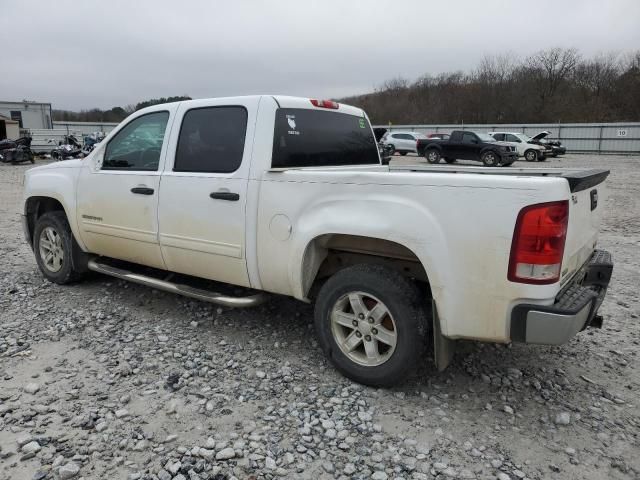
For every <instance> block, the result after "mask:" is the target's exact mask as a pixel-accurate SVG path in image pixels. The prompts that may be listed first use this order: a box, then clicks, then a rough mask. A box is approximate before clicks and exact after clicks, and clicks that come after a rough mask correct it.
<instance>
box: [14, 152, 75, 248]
mask: <svg viewBox="0 0 640 480" xmlns="http://www.w3.org/2000/svg"><path fill="white" fill-rule="evenodd" d="M71 162H74V161H73V160H70V161H67V162H65V163H69V165H68V166H66V165H65V166H61V165H60V164H59V163H56V164H51V165H47V166H45V167H37V168H32V169H30V170H28V171H27V173H26V175H25V187H24V202H23V209H24V212H23V213H24V214H26V213H27V212H26V208H27V200H29V198H32V197H48V198H53V199H54V200H57V201H58V202H60V204H61V205H62V208H63V209H64V212H65V214H66V216H67V220H68V222H69V227H71V232H72V233H73V236H74V237H75V239H76V241H77V242H78V245H79V246H80V247H81V248H82V250H85V251H86V248H85V246H84V244H83V243H82V239H81V237H80V234H79V233H80V232H79V230H78V221H77V218H76V208H75V206H76V184H77V179H78V174H79V172H80V170H79V167H78V168H76V165H75V164H71Z"/></svg>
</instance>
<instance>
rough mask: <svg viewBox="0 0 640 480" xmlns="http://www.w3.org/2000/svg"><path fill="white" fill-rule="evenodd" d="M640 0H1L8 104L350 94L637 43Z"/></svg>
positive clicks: (1, 80) (0, 78)
mask: <svg viewBox="0 0 640 480" xmlns="http://www.w3.org/2000/svg"><path fill="white" fill-rule="evenodd" d="M639 20H640V0H606V1H605V0H553V1H547V0H537V1H535V2H534V1H528V2H525V1H519V0H513V1H508V0H504V1H497V0H482V1H479V0H467V1H464V0H460V1H453V0H448V1H437V0H431V1H427V0H423V1H420V0H416V1H410V0H406V1H402V0H396V1H374V0H368V1H365V0H351V1H349V0H335V1H334V0H322V1H312V0H290V1H277V0H269V1H258V0H254V1H249V0H246V1H245V0H233V1H216V0H210V1H191V0H166V1H165V0H135V1H133V0H126V1H125V0H108V1H106V0H103V1H100V2H98V1H94V0H75V1H67V0H58V1H54V2H48V1H31V0H0V40H1V43H0V45H2V48H1V52H2V54H1V56H0V58H1V59H2V60H1V63H2V68H1V69H2V73H1V74H0V100H22V99H23V98H26V99H29V100H36V101H44V102H52V103H53V108H64V109H73V110H79V109H87V108H91V107H99V108H111V107H113V106H120V105H127V104H132V103H134V104H135V103H137V102H138V101H141V100H144V99H149V98H154V97H161V96H170V95H182V94H186V95H191V96H192V97H194V98H202V97H216V96H227V95H245V94H254V93H282V94H290V95H301V96H310V97H334V98H335V97H341V96H346V95H351V94H358V93H365V92H368V91H371V90H373V89H374V88H375V87H376V86H379V85H381V84H382V83H383V82H384V81H385V80H387V79H389V78H392V77H396V76H403V77H405V78H408V79H411V80H413V79H415V78H417V77H419V76H421V75H423V74H425V73H431V74H437V73H440V72H443V71H450V70H458V69H462V70H467V69H470V68H473V67H475V66H476V65H477V63H478V61H479V60H480V59H481V58H482V56H483V55H485V54H492V53H505V52H508V51H511V52H513V53H515V54H517V55H520V56H526V55H528V54H530V53H532V52H535V51H537V50H540V49H543V48H548V47H553V46H561V47H576V48H578V49H579V50H580V51H581V53H582V54H583V55H585V56H590V55H593V54H597V53H600V52H608V51H616V52H627V51H630V50H634V49H640V23H639Z"/></svg>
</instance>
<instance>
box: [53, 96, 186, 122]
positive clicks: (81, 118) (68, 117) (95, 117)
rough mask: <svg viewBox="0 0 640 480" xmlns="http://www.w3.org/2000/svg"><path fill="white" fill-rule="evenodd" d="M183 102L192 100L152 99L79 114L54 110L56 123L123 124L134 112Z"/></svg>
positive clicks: (179, 98) (182, 97) (178, 98)
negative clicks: (153, 106) (162, 104)
mask: <svg viewBox="0 0 640 480" xmlns="http://www.w3.org/2000/svg"><path fill="white" fill-rule="evenodd" d="M181 100H191V97H189V96H186V95H178V96H176V97H161V98H151V99H149V100H144V101H142V102H138V103H137V104H135V105H127V106H125V107H113V108H111V109H108V110H100V109H99V108H92V109H90V110H81V111H79V112H72V111H69V110H53V112H52V113H53V120H54V121H68V122H121V121H122V120H124V119H125V118H126V117H127V116H129V115H130V114H132V113H133V112H135V111H137V110H140V109H141V108H145V107H150V106H151V105H157V104H159V103H169V102H179V101H181Z"/></svg>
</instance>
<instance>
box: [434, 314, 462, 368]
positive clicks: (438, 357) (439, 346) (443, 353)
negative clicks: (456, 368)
mask: <svg viewBox="0 0 640 480" xmlns="http://www.w3.org/2000/svg"><path fill="white" fill-rule="evenodd" d="M431 304H432V307H431V308H432V310H433V360H434V361H435V363H436V368H437V369H438V371H439V372H442V371H443V370H444V369H445V368H447V367H448V366H449V364H450V363H451V360H452V359H453V354H454V353H455V350H456V342H455V340H450V339H448V338H446V337H445V336H443V335H442V331H441V330H440V317H439V316H438V309H437V308H436V303H435V301H432V303H431Z"/></svg>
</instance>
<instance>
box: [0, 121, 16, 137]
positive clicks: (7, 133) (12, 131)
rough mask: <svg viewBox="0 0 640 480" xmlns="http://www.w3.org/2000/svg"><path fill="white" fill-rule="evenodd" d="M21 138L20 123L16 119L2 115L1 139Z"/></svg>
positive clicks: (0, 122)
mask: <svg viewBox="0 0 640 480" xmlns="http://www.w3.org/2000/svg"><path fill="white" fill-rule="evenodd" d="M6 138H8V139H9V140H15V139H16V138H20V125H19V124H18V122H17V121H16V120H11V119H10V118H9V117H5V116H4V115H0V140H4V139H6Z"/></svg>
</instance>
